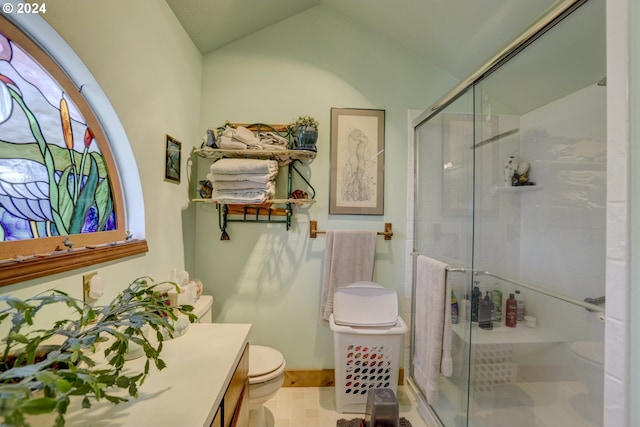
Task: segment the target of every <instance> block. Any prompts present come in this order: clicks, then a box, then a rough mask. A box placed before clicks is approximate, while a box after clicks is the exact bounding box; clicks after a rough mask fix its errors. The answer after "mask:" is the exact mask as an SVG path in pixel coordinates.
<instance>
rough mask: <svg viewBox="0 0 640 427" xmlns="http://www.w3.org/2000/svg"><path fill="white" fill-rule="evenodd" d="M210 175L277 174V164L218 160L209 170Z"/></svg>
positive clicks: (273, 161)
mask: <svg viewBox="0 0 640 427" xmlns="http://www.w3.org/2000/svg"><path fill="white" fill-rule="evenodd" d="M209 169H210V171H211V173H224V174H241V173H259V174H265V173H274V172H275V173H276V174H277V173H278V162H276V161H275V160H260V159H226V158H225V159H220V160H218V161H217V162H214V163H213V164H212V165H211V167H210V168H209Z"/></svg>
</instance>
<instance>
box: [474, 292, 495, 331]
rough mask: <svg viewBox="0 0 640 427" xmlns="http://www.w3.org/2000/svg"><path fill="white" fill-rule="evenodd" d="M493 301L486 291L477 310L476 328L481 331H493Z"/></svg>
mask: <svg viewBox="0 0 640 427" xmlns="http://www.w3.org/2000/svg"><path fill="white" fill-rule="evenodd" d="M492 317H493V301H491V294H490V292H489V291H487V294H486V295H485V296H484V298H483V299H482V301H480V307H479V309H478V326H479V327H480V328H482V329H493V320H492Z"/></svg>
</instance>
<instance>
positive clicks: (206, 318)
mask: <svg viewBox="0 0 640 427" xmlns="http://www.w3.org/2000/svg"><path fill="white" fill-rule="evenodd" d="M212 306H213V297H212V296H211V295H202V296H201V297H200V298H199V299H198V301H197V302H196V304H195V306H194V308H193V314H195V315H196V316H197V317H198V322H200V323H212V322H213V312H212ZM284 368H285V360H284V356H282V353H280V352H279V351H278V350H275V349H273V348H270V347H265V346H262V345H253V344H252V345H249V427H267V419H266V416H265V408H264V403H265V402H266V401H267V400H269V399H271V398H272V397H273V396H275V395H276V393H278V390H280V387H282V384H283V383H284ZM269 427H272V426H269Z"/></svg>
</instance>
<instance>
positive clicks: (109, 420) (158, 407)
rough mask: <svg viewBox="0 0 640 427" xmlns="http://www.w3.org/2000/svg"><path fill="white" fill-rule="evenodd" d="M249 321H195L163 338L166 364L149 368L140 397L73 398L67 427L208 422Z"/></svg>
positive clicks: (132, 365) (139, 364) (139, 365)
mask: <svg viewBox="0 0 640 427" xmlns="http://www.w3.org/2000/svg"><path fill="white" fill-rule="evenodd" d="M250 329H251V325H249V324H228V323H202V324H201V323H194V324H191V325H190V326H189V330H188V331H187V333H186V334H184V335H182V336H181V337H178V338H175V339H172V340H168V341H165V342H164V348H163V349H162V352H161V353H160V358H161V359H163V360H164V361H165V362H166V364H167V367H166V368H165V369H163V370H162V371H157V370H156V369H155V367H153V363H152V367H151V369H150V372H149V375H148V376H147V378H146V380H145V382H144V384H143V385H142V386H141V387H140V388H139V390H138V394H139V397H138V398H137V399H134V398H130V397H129V396H128V395H126V392H125V394H123V396H125V397H129V399H130V400H129V402H125V403H120V404H118V405H114V404H112V403H109V402H107V401H105V400H103V401H100V402H95V400H92V404H91V408H89V409H82V408H81V407H80V399H77V400H76V399H74V400H72V403H71V405H70V406H69V409H68V411H67V415H66V421H67V422H66V426H67V427H80V426H82V427H87V426H93V427H100V426H105V427H106V426H109V427H118V426H122V427H124V426H154V427H162V426H167V427H169V426H170V427H175V426H193V427H196V426H207V427H209V426H210V425H211V422H212V421H213V417H214V416H215V414H216V410H217V409H218V407H219V406H220V402H221V401H222V397H223V396H224V393H225V391H226V389H227V386H228V385H229V382H230V381H231V377H232V375H233V373H234V370H235V367H236V365H237V364H238V362H239V360H240V357H241V356H242V352H243V350H244V348H245V345H246V344H247V343H248V336H249V331H250ZM145 360H146V359H145V358H139V359H136V360H131V361H129V362H127V365H126V366H127V369H131V370H137V371H139V372H142V369H143V368H144V363H145Z"/></svg>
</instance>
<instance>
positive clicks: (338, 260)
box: [320, 230, 377, 323]
mask: <svg viewBox="0 0 640 427" xmlns="http://www.w3.org/2000/svg"><path fill="white" fill-rule="evenodd" d="M376 238H377V233H376V232H375V231H355V230H353V231H351V230H344V231H331V230H330V231H327V236H326V239H325V242H326V249H325V255H324V277H323V281H322V291H321V301H320V321H321V323H324V322H327V321H328V320H329V316H330V315H331V313H333V294H334V293H335V292H336V290H337V289H338V288H342V287H344V286H347V285H349V284H351V283H355V282H359V281H363V280H364V281H369V282H370V281H372V280H373V267H374V260H375V256H376V240H377V239H376Z"/></svg>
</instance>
